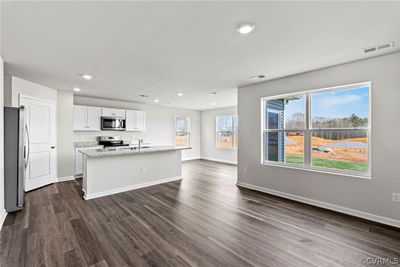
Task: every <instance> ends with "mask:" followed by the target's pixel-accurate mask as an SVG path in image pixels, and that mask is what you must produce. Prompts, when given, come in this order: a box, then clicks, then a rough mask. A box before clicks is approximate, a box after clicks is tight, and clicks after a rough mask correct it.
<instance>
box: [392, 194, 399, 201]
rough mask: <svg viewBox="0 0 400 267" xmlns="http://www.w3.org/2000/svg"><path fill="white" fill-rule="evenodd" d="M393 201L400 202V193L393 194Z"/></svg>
mask: <svg viewBox="0 0 400 267" xmlns="http://www.w3.org/2000/svg"><path fill="white" fill-rule="evenodd" d="M392 201H393V202H400V193H393V194H392Z"/></svg>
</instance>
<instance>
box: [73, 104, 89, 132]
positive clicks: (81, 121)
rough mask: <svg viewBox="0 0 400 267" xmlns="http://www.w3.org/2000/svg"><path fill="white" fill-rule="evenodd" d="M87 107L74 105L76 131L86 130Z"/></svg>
mask: <svg viewBox="0 0 400 267" xmlns="http://www.w3.org/2000/svg"><path fill="white" fill-rule="evenodd" d="M86 118H87V107H86V106H77V105H74V130H75V131H84V130H86V120H87V119H86Z"/></svg>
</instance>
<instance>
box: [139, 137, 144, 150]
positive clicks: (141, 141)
mask: <svg viewBox="0 0 400 267" xmlns="http://www.w3.org/2000/svg"><path fill="white" fill-rule="evenodd" d="M138 143H139V150H140V149H142V144H143V139H142V138H140V139H138Z"/></svg>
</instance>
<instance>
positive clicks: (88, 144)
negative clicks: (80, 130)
mask: <svg viewBox="0 0 400 267" xmlns="http://www.w3.org/2000/svg"><path fill="white" fill-rule="evenodd" d="M94 147H95V148H98V147H103V146H102V145H99V144H98V143H97V142H92V141H86V142H85V141H83V142H74V148H94Z"/></svg>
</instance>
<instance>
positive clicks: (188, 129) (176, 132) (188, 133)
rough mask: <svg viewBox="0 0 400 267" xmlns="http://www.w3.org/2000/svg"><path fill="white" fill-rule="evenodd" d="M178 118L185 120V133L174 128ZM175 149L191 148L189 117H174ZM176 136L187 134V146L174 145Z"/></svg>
mask: <svg viewBox="0 0 400 267" xmlns="http://www.w3.org/2000/svg"><path fill="white" fill-rule="evenodd" d="M178 118H180V119H181V118H185V120H186V131H181V130H178V129H177V127H176V123H177V120H178ZM174 126H175V142H174V143H175V147H183V148H187V147H191V128H192V127H191V119H190V117H189V116H178V115H176V116H175V125H174ZM178 134H187V135H188V145H187V146H177V145H176V137H177V136H178Z"/></svg>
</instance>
